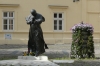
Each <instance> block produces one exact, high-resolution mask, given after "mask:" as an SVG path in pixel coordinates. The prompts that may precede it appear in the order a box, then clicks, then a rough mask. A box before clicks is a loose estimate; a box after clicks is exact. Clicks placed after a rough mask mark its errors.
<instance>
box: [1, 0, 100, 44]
mask: <svg viewBox="0 0 100 66" xmlns="http://www.w3.org/2000/svg"><path fill="white" fill-rule="evenodd" d="M31 9H36V11H37V12H38V13H40V14H42V15H43V16H44V17H45V22H43V23H42V24H41V27H42V30H43V34H44V39H45V41H46V43H47V44H66V43H71V42H72V31H71V30H70V28H71V27H72V26H73V25H75V24H77V23H79V22H81V21H83V22H84V23H89V24H92V25H93V27H94V34H93V36H94V42H100V30H99V28H100V0H0V44H27V41H28V32H29V25H27V24H26V21H25V17H27V16H28V15H29V14H30V10H31Z"/></svg>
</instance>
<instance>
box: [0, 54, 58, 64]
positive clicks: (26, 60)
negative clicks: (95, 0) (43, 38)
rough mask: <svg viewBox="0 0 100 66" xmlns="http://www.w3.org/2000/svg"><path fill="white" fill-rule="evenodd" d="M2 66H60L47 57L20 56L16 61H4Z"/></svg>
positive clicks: (1, 62) (0, 62)
mask: <svg viewBox="0 0 100 66" xmlns="http://www.w3.org/2000/svg"><path fill="white" fill-rule="evenodd" d="M0 66H59V65H58V64H56V63H53V62H51V61H49V60H48V57H47V56H38V57H35V56H18V59H14V60H2V61H0Z"/></svg>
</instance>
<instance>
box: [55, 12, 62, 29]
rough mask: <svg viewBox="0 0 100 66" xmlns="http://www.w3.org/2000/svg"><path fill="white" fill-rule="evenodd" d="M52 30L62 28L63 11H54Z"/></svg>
mask: <svg viewBox="0 0 100 66" xmlns="http://www.w3.org/2000/svg"><path fill="white" fill-rule="evenodd" d="M54 30H59V31H60V30H63V13H54Z"/></svg>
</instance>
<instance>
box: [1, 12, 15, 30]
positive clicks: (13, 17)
mask: <svg viewBox="0 0 100 66" xmlns="http://www.w3.org/2000/svg"><path fill="white" fill-rule="evenodd" d="M4 12H7V17H4ZM9 12H13V17H9ZM4 19H7V30H5V29H4ZM9 19H13V29H12V30H10V29H9ZM2 24H3V26H2V30H3V31H13V30H14V11H3V12H2Z"/></svg>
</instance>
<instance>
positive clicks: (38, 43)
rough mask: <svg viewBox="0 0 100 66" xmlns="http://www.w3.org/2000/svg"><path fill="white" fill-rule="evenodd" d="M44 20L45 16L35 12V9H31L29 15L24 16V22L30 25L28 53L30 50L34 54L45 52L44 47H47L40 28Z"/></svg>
mask: <svg viewBox="0 0 100 66" xmlns="http://www.w3.org/2000/svg"><path fill="white" fill-rule="evenodd" d="M44 21H45V18H44V17H43V16H42V15H41V14H39V13H37V12H36V10H35V9H32V10H31V15H29V16H28V17H26V22H27V24H29V25H30V29H29V40H28V54H29V53H30V51H31V52H32V53H33V55H34V56H39V55H40V54H42V53H44V52H45V49H48V47H47V44H46V43H45V41H44V37H43V32H42V29H41V23H42V22H44Z"/></svg>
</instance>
